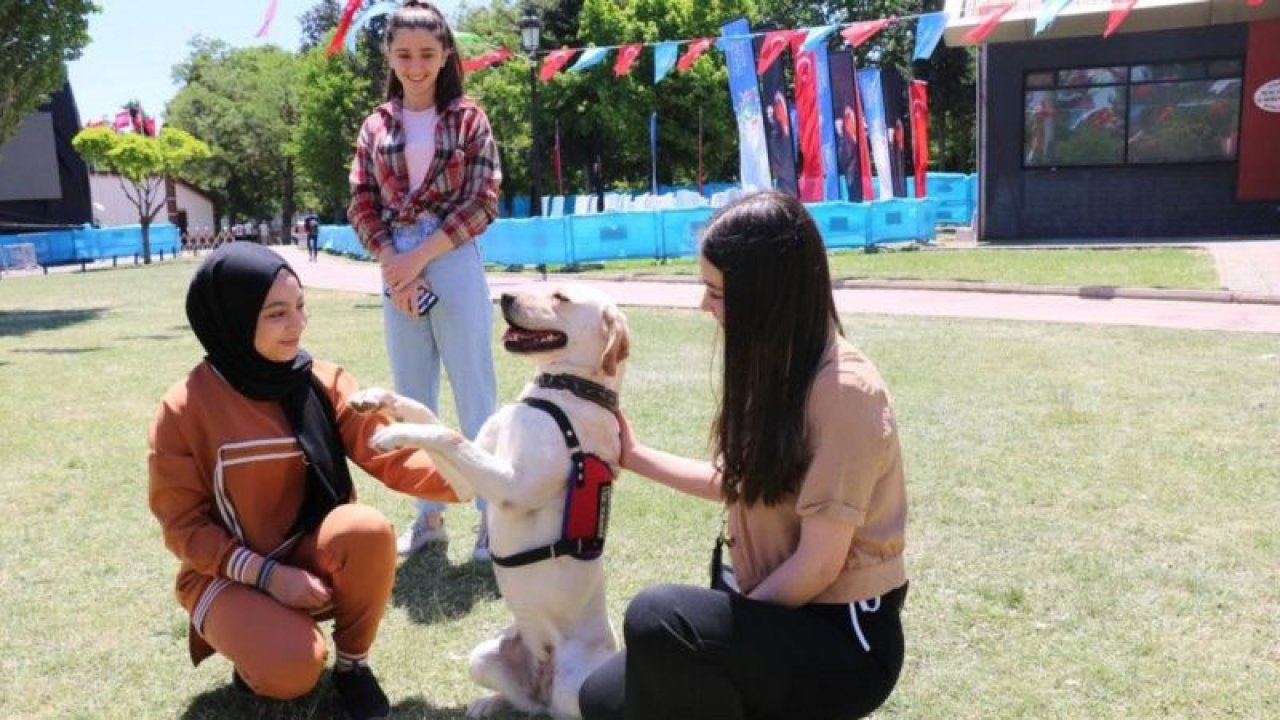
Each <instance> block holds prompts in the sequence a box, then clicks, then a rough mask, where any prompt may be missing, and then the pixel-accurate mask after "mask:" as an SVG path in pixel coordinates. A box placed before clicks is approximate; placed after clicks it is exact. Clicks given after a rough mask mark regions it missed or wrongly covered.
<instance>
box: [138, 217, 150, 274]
mask: <svg viewBox="0 0 1280 720" xmlns="http://www.w3.org/2000/svg"><path fill="white" fill-rule="evenodd" d="M139 219H140V220H141V221H142V264H143V265H150V264H151V220H149V219H147V218H145V217H144V218H139Z"/></svg>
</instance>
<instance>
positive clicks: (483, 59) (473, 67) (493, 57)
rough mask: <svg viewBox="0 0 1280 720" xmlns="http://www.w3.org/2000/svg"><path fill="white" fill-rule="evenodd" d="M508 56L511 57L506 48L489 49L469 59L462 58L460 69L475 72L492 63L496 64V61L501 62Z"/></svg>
mask: <svg viewBox="0 0 1280 720" xmlns="http://www.w3.org/2000/svg"><path fill="white" fill-rule="evenodd" d="M509 57H511V51H510V50H508V49H506V48H498V49H497V50H490V51H489V52H487V53H485V54H483V55H481V56H480V57H474V58H471V59H470V60H463V61H462V71H463V72H475V71H477V70H483V69H485V68H487V67H490V66H492V65H497V64H498V63H500V62H502V61H503V60H506V59H507V58H509Z"/></svg>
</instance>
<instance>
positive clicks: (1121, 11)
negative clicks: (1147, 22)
mask: <svg viewBox="0 0 1280 720" xmlns="http://www.w3.org/2000/svg"><path fill="white" fill-rule="evenodd" d="M1137 4H1138V0H1116V2H1115V4H1114V5H1112V6H1111V12H1110V13H1109V14H1108V15H1107V29H1106V30H1103V31H1102V37H1103V38H1109V37H1111V36H1112V35H1114V34H1115V33H1116V30H1119V29H1120V25H1121V23H1123V22H1124V20H1125V18H1127V17H1129V12H1130V11H1132V10H1133V6H1134V5H1137Z"/></svg>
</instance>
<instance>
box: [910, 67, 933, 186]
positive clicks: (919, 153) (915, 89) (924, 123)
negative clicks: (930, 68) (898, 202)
mask: <svg viewBox="0 0 1280 720" xmlns="http://www.w3.org/2000/svg"><path fill="white" fill-rule="evenodd" d="M909 87H910V95H911V167H912V168H914V169H915V174H916V197H918V198H922V197H925V196H926V195H928V194H929V193H928V190H927V188H926V186H925V183H926V182H928V177H927V176H928V169H929V83H927V82H925V81H923V80H912V81H911V85H910V86H909Z"/></svg>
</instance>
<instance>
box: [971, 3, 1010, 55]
mask: <svg viewBox="0 0 1280 720" xmlns="http://www.w3.org/2000/svg"><path fill="white" fill-rule="evenodd" d="M1012 9H1013V2H1002V3H1000V4H999V5H990V6H988V7H987V13H986V14H985V15H983V16H982V22H980V23H978V24H977V25H975V26H974V27H973V28H972V29H970V30H969V32H967V33H965V34H964V41H965V42H967V43H972V44H974V45H977V44H978V43H980V42H982V41H983V40H986V39H987V36H988V35H990V34H991V31H993V30H995V29H996V27H998V26H999V25H1000V18H1002V17H1004V16H1005V14H1006V13H1008V12H1009V11H1010V10H1012Z"/></svg>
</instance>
